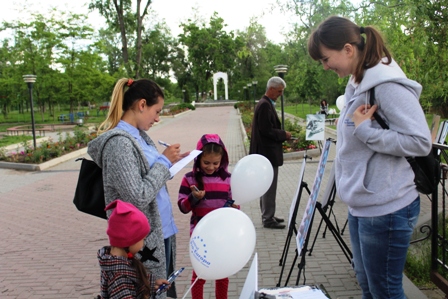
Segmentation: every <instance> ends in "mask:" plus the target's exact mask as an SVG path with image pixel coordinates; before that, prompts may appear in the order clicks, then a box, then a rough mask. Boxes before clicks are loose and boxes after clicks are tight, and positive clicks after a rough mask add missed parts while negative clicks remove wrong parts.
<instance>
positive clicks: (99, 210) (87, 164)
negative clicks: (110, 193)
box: [73, 158, 107, 219]
mask: <svg viewBox="0 0 448 299" xmlns="http://www.w3.org/2000/svg"><path fill="white" fill-rule="evenodd" d="M79 160H82V162H81V168H80V170H79V177H78V184H77V185H76V191H75V197H74V199H73V203H74V204H75V206H76V208H77V209H78V210H79V211H81V212H84V213H87V214H90V215H93V216H96V217H100V218H103V219H107V215H106V211H104V209H105V207H106V202H105V199H104V187H103V172H102V169H101V168H100V167H99V166H98V165H97V164H96V163H95V162H93V161H91V160H88V159H85V158H79V159H76V161H79Z"/></svg>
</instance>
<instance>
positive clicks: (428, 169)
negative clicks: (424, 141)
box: [370, 88, 440, 194]
mask: <svg viewBox="0 0 448 299" xmlns="http://www.w3.org/2000/svg"><path fill="white" fill-rule="evenodd" d="M374 104H375V89H374V88H372V89H371V90H370V106H373V105H374ZM373 117H375V120H376V121H377V122H378V123H379V124H380V126H381V127H382V128H383V129H386V130H389V126H388V125H387V124H386V123H385V122H384V120H383V119H382V118H381V116H379V115H378V113H377V112H376V111H375V113H374V114H373ZM406 160H407V161H408V162H409V164H410V165H411V168H412V170H413V171H414V174H415V178H414V183H415V186H416V187H417V191H418V192H420V193H423V194H432V193H433V192H434V191H435V190H436V189H437V184H438V182H439V179H440V163H439V161H437V160H436V158H435V156H434V153H433V150H431V152H430V153H429V154H428V155H427V156H423V157H406Z"/></svg>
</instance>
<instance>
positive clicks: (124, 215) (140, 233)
mask: <svg viewBox="0 0 448 299" xmlns="http://www.w3.org/2000/svg"><path fill="white" fill-rule="evenodd" d="M110 209H114V210H113V211H112V214H111V215H110V217H109V220H108V227H107V235H108V236H109V241H110V245H111V246H115V247H120V248H126V247H129V246H131V245H134V244H136V243H137V242H138V241H140V240H143V239H144V238H145V237H146V236H147V235H148V234H149V231H150V227H149V223H148V219H147V218H146V216H145V214H143V213H142V212H141V211H140V210H139V209H137V208H136V207H135V206H134V205H132V204H130V203H128V202H124V201H121V200H119V199H117V200H114V201H113V202H111V203H110V204H109V205H108V206H107V207H106V208H105V209H104V210H105V211H107V210H110Z"/></svg>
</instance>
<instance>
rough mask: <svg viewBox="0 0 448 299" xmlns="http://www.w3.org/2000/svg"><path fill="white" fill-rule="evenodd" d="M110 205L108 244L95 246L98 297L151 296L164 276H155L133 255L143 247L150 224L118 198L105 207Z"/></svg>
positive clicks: (129, 205)
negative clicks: (97, 262)
mask: <svg viewBox="0 0 448 299" xmlns="http://www.w3.org/2000/svg"><path fill="white" fill-rule="evenodd" d="M110 209H114V210H113V211H112V214H111V215H110V217H109V220H108V227H107V235H108V236H109V242H110V246H105V247H103V248H101V249H100V250H98V261H99V264H100V268H101V294H100V295H99V296H98V298H145V299H147V298H153V296H154V294H155V291H156V290H157V289H158V288H159V286H160V285H162V284H164V283H165V284H167V285H169V282H168V281H167V280H165V279H158V280H155V281H154V279H153V278H152V275H151V274H149V275H148V273H147V272H146V270H145V267H144V266H143V264H142V263H141V262H140V260H138V259H137V258H134V255H135V254H136V253H137V252H139V251H140V249H142V247H143V245H144V244H143V240H144V238H145V237H146V236H147V235H148V234H149V231H150V226H149V223H148V220H147V218H146V216H145V215H144V214H143V213H142V212H141V211H140V210H139V209H137V208H136V207H135V206H133V205H132V204H130V203H128V202H123V201H121V200H119V199H117V200H115V201H113V202H112V203H110V204H109V205H108V206H107V207H106V209H105V210H106V211H107V210H110Z"/></svg>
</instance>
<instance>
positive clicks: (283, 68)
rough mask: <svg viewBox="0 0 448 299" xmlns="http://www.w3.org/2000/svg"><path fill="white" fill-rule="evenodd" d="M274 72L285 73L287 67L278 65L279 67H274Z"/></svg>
mask: <svg viewBox="0 0 448 299" xmlns="http://www.w3.org/2000/svg"><path fill="white" fill-rule="evenodd" d="M274 70H275V71H276V72H277V73H286V71H288V66H287V65H284V64H279V65H276V66H274Z"/></svg>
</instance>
